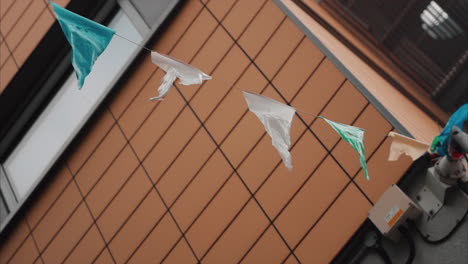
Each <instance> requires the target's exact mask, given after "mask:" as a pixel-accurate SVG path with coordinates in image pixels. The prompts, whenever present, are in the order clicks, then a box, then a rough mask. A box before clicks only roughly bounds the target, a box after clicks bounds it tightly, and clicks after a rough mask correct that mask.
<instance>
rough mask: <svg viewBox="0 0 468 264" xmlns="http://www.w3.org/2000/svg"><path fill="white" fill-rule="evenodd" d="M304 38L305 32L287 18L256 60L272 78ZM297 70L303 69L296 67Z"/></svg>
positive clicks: (309, 67) (308, 68) (309, 69)
mask: <svg viewBox="0 0 468 264" xmlns="http://www.w3.org/2000/svg"><path fill="white" fill-rule="evenodd" d="M303 38H304V33H302V31H300V30H299V28H298V27H297V26H296V25H295V24H294V23H293V22H292V21H291V20H289V19H286V20H285V21H284V22H283V23H282V24H281V25H280V27H279V28H278V30H277V31H276V32H275V33H274V34H273V36H272V37H271V40H270V41H268V43H267V44H266V45H265V48H264V49H263V50H262V51H261V52H260V54H258V57H257V58H256V59H255V62H256V63H257V65H258V66H260V68H261V69H262V71H263V72H264V73H265V74H266V76H268V78H270V79H272V78H273V76H275V75H276V73H277V72H278V70H279V69H280V67H281V66H282V65H283V64H284V63H285V61H286V59H287V58H288V57H289V56H290V55H291V53H293V51H294V50H295V49H296V47H297V45H298V44H299V43H300V42H301V39H303ZM312 62H313V61H312ZM312 62H311V64H312ZM311 64H308V66H307V67H306V69H307V70H308V71H311V70H312V69H313V68H312V67H311V66H310V65H311ZM297 70H303V69H301V68H300V67H296V71H297Z"/></svg>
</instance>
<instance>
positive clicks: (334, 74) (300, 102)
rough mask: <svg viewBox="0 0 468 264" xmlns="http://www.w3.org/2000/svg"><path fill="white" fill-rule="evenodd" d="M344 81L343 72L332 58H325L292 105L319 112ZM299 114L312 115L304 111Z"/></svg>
mask: <svg viewBox="0 0 468 264" xmlns="http://www.w3.org/2000/svg"><path fill="white" fill-rule="evenodd" d="M343 81H345V77H344V76H343V74H342V73H341V72H339V71H338V69H337V68H336V66H335V65H334V64H333V63H332V62H331V61H330V60H328V59H325V60H324V61H323V62H322V63H321V64H320V66H319V68H318V69H317V70H316V71H315V73H314V75H312V77H311V78H310V79H309V80H308V81H307V83H306V84H305V85H304V87H303V88H302V89H301V91H300V92H299V94H298V95H297V96H296V97H295V98H294V100H293V101H292V105H293V106H295V107H297V108H298V109H300V110H302V111H306V112H309V113H312V114H318V113H319V111H320V109H322V108H323V107H324V106H325V104H326V102H327V101H328V100H329V99H330V98H331V97H332V95H333V93H334V92H335V91H336V90H337V89H338V88H339V87H340V85H341V84H342V83H343ZM299 115H301V116H303V117H304V119H307V120H310V116H307V115H305V114H302V113H299Z"/></svg>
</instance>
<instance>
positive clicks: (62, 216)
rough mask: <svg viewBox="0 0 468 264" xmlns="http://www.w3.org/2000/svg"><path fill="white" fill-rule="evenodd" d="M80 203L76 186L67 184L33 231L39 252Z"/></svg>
mask: <svg viewBox="0 0 468 264" xmlns="http://www.w3.org/2000/svg"><path fill="white" fill-rule="evenodd" d="M80 203H81V195H80V193H79V191H78V188H77V187H76V184H74V183H72V184H69V185H68V187H67V188H66V189H65V191H64V193H63V195H61V196H60V198H59V199H58V200H57V202H56V203H55V204H54V205H53V206H52V208H51V209H50V210H49V211H48V212H47V214H46V215H45V217H44V218H42V220H41V221H40V222H39V224H38V225H37V226H36V228H35V229H34V230H33V235H34V238H35V240H36V242H37V245H38V247H39V249H40V250H41V251H42V250H43V249H44V248H45V246H46V245H47V244H48V243H49V241H50V240H51V239H52V237H53V236H54V235H55V234H56V233H57V231H59V229H60V228H61V227H62V225H63V224H65V223H66V222H67V221H68V220H67V219H68V218H69V217H70V216H71V215H72V213H73V211H74V210H75V209H76V208H77V207H78V205H79V204H80Z"/></svg>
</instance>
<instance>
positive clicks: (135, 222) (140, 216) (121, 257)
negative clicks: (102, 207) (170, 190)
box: [99, 191, 165, 263]
mask: <svg viewBox="0 0 468 264" xmlns="http://www.w3.org/2000/svg"><path fill="white" fill-rule="evenodd" d="M164 211H165V208H164V205H163V204H162V202H161V199H159V197H158V196H157V194H156V192H154V191H151V193H150V194H149V195H148V196H147V197H146V199H145V200H144V201H143V203H142V204H141V206H140V207H138V209H137V210H136V211H135V212H134V214H132V216H131V217H130V218H129V220H128V222H127V223H125V225H124V226H123V227H122V229H121V230H120V231H119V233H117V235H116V236H115V238H114V239H113V240H112V242H110V244H109V249H110V251H111V252H112V255H113V256H114V258H115V260H116V261H117V262H118V263H123V262H126V260H128V258H129V257H130V255H131V254H132V252H133V251H135V250H136V248H137V246H138V245H139V244H140V243H141V242H142V241H143V239H144V238H145V236H146V235H147V234H148V232H149V231H150V230H151V228H152V227H153V226H154V224H155V223H156V222H157V221H158V220H159V219H160V218H161V217H162V215H163V213H164ZM110 220H111V221H115V220H113V219H110ZM107 224H108V223H107V222H102V221H100V222H99V226H100V227H101V226H105V225H107Z"/></svg>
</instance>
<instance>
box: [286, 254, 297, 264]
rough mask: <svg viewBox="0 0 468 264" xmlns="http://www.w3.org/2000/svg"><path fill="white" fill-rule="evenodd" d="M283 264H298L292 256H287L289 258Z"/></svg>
mask: <svg viewBox="0 0 468 264" xmlns="http://www.w3.org/2000/svg"><path fill="white" fill-rule="evenodd" d="M284 264H299V262H297V260H296V258H294V256H293V255H291V256H289V258H288V259H287V260H286V261H285V262H284Z"/></svg>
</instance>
